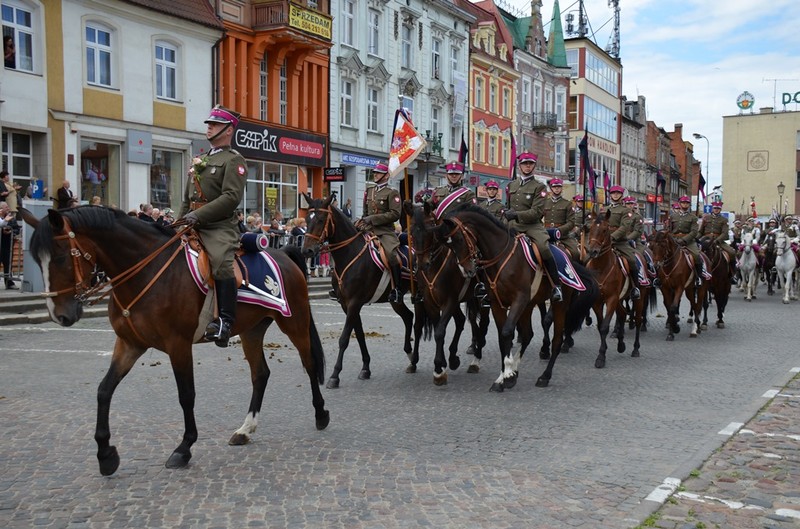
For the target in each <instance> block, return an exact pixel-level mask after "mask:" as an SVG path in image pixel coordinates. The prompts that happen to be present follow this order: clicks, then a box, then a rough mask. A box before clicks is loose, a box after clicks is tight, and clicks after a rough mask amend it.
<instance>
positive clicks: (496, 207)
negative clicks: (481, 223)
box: [479, 198, 503, 220]
mask: <svg viewBox="0 0 800 529" xmlns="http://www.w3.org/2000/svg"><path fill="white" fill-rule="evenodd" d="M479 205H480V206H481V207H482V208H483V209H485V210H486V211H488V212H489V213H491V214H492V215H494V216H495V218H496V219H498V220H500V219H501V218H502V217H503V203H502V202H501V201H500V200H499V199H497V198H495V199H494V200H492V199H486V200H484V201H483V202H480V203H479Z"/></svg>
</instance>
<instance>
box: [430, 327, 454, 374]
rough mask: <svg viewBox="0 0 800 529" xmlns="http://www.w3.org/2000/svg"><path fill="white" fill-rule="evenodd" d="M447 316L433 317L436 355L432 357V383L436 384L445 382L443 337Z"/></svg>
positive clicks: (445, 332)
mask: <svg viewBox="0 0 800 529" xmlns="http://www.w3.org/2000/svg"><path fill="white" fill-rule="evenodd" d="M449 319H450V318H449V317H447V318H445V317H444V316H443V315H439V316H437V317H436V318H434V322H435V323H434V331H433V339H434V342H435V343H436V355H435V356H434V358H433V383H434V385H436V386H444V385H445V384H447V371H445V369H446V368H447V360H445V358H444V338H445V335H446V334H447V323H448V321H449Z"/></svg>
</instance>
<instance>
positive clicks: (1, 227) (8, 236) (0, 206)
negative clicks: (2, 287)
mask: <svg viewBox="0 0 800 529" xmlns="http://www.w3.org/2000/svg"><path fill="white" fill-rule="evenodd" d="M17 228H18V226H17V220H16V216H15V215H14V214H13V213H12V212H11V210H10V209H8V203H6V202H0V264H2V266H3V276H4V279H5V283H6V290H17V286H16V285H15V284H14V280H13V279H12V276H11V250H12V248H13V246H14V230H15V229H17Z"/></svg>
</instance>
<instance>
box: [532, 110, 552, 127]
mask: <svg viewBox="0 0 800 529" xmlns="http://www.w3.org/2000/svg"><path fill="white" fill-rule="evenodd" d="M531 121H532V125H531V127H532V128H533V130H539V131H557V130H558V119H557V116H556V115H555V114H554V113H553V112H538V113H535V114H533V119H532V120H531Z"/></svg>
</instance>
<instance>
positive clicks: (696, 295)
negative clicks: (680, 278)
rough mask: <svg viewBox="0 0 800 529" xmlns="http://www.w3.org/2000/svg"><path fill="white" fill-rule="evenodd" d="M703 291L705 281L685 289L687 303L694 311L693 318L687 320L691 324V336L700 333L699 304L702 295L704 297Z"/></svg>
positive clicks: (694, 336) (695, 336)
mask: <svg viewBox="0 0 800 529" xmlns="http://www.w3.org/2000/svg"><path fill="white" fill-rule="evenodd" d="M705 292H706V289H705V283H703V285H701V286H699V287H692V288H690V289H689V290H687V291H686V298H687V299H688V300H689V304H690V306H691V307H692V312H694V319H693V320H692V321H691V322H689V323H691V324H692V331H691V332H690V333H689V336H690V337H691V338H697V335H698V334H700V306H701V303H702V299H703V297H705Z"/></svg>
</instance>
